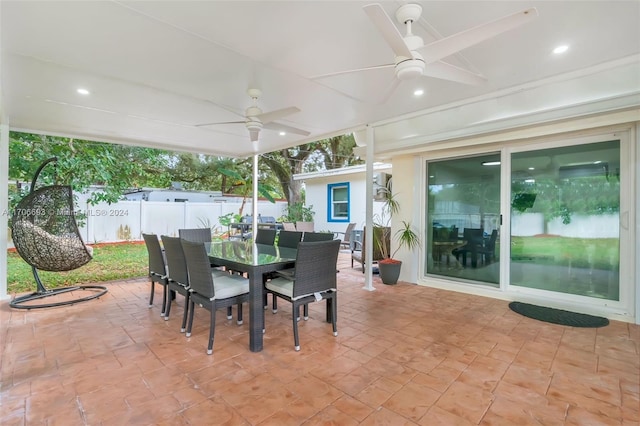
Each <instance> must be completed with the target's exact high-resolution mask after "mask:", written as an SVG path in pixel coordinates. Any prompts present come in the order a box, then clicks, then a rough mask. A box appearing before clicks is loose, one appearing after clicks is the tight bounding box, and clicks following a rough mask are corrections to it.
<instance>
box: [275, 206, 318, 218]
mask: <svg viewBox="0 0 640 426" xmlns="http://www.w3.org/2000/svg"><path fill="white" fill-rule="evenodd" d="M315 214H316V213H315V212H314V211H313V206H312V205H311V206H305V205H304V203H302V202H299V203H294V204H289V205H288V206H287V207H286V208H285V211H284V214H283V215H282V216H281V217H280V218H279V219H278V220H279V221H280V222H313V216H314V215H315Z"/></svg>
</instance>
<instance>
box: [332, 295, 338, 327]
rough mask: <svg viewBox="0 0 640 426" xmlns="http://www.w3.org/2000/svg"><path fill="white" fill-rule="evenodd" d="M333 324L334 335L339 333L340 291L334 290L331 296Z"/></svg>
mask: <svg viewBox="0 0 640 426" xmlns="http://www.w3.org/2000/svg"><path fill="white" fill-rule="evenodd" d="M331 325H332V326H333V335H334V336H337V335H338V292H336V291H334V292H333V297H332V298H331Z"/></svg>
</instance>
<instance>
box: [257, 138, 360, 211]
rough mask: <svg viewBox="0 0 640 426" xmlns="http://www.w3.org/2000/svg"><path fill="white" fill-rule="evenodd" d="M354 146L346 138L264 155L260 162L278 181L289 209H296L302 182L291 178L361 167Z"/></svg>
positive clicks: (300, 196) (325, 140)
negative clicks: (315, 172)
mask: <svg viewBox="0 0 640 426" xmlns="http://www.w3.org/2000/svg"><path fill="white" fill-rule="evenodd" d="M354 146H355V139H354V138H353V135H351V134H348V135H342V136H335V137H333V138H329V139H323V140H321V141H318V142H313V143H308V144H304V145H300V146H297V147H294V148H287V149H282V150H280V151H276V152H272V153H268V154H264V155H263V156H262V160H263V162H264V163H265V164H266V165H268V166H269V168H270V169H271V171H272V172H273V173H274V174H275V176H276V177H277V179H278V181H279V184H280V186H281V187H282V192H283V194H284V196H285V198H286V199H287V201H288V202H289V205H295V204H299V203H302V202H304V200H303V199H302V182H300V181H295V180H293V175H294V174H298V173H303V172H313V171H318V170H323V169H337V168H340V167H345V166H350V165H354V164H361V163H362V162H363V161H362V160H360V159H359V158H358V157H356V156H355V155H354V154H353V148H354Z"/></svg>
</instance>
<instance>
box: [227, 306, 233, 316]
mask: <svg viewBox="0 0 640 426" xmlns="http://www.w3.org/2000/svg"><path fill="white" fill-rule="evenodd" d="M227 319H233V310H232V309H231V306H229V307H227Z"/></svg>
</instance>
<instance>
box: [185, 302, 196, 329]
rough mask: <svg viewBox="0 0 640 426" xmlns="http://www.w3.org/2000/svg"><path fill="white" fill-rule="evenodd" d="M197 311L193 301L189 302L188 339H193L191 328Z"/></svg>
mask: <svg viewBox="0 0 640 426" xmlns="http://www.w3.org/2000/svg"><path fill="white" fill-rule="evenodd" d="M195 310H196V304H195V303H193V300H189V323H188V325H187V334H186V336H187V337H191V327H192V326H193V311H195Z"/></svg>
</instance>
